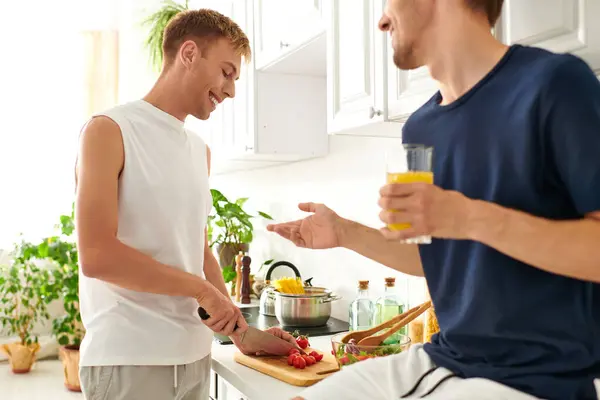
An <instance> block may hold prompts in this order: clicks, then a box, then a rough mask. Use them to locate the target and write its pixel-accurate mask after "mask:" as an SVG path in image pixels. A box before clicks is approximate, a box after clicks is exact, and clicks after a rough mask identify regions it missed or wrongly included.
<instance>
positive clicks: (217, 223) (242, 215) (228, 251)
mask: <svg viewBox="0 0 600 400" xmlns="http://www.w3.org/2000/svg"><path fill="white" fill-rule="evenodd" d="M211 194H212V199H213V212H212V213H211V215H210V216H209V217H208V242H209V245H210V247H211V248H212V247H213V246H215V245H216V250H217V254H218V257H219V264H220V265H221V268H227V271H229V270H230V269H231V270H233V273H234V274H233V275H231V274H230V273H229V276H228V277H229V278H231V279H233V278H235V268H234V262H235V256H236V255H237V254H238V253H239V252H240V251H242V252H244V253H246V252H248V250H249V245H250V242H252V239H253V238H254V226H253V225H252V221H251V219H252V218H256V216H254V215H250V214H248V213H247V212H246V211H244V209H243V206H244V204H246V201H248V198H240V199H237V200H235V201H234V202H231V201H229V200H228V199H227V198H226V197H225V196H224V195H223V193H221V192H220V191H218V190H216V189H211ZM258 215H259V216H261V217H263V218H265V219H269V220H272V219H273V218H272V217H271V216H270V215H268V214H266V213H264V212H262V211H258Z"/></svg>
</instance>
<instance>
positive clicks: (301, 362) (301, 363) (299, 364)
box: [294, 356, 306, 369]
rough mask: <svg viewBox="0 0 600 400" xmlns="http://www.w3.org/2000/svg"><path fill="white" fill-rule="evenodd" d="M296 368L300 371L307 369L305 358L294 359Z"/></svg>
mask: <svg viewBox="0 0 600 400" xmlns="http://www.w3.org/2000/svg"><path fill="white" fill-rule="evenodd" d="M294 367H296V368H298V369H304V368H306V361H304V358H302V357H301V356H300V357H296V358H294Z"/></svg>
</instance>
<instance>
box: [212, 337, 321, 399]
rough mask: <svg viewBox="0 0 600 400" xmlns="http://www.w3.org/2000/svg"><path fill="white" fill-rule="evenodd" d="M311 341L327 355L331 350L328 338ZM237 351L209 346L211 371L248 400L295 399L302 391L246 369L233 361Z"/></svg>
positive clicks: (316, 338) (232, 348) (229, 346)
mask: <svg viewBox="0 0 600 400" xmlns="http://www.w3.org/2000/svg"><path fill="white" fill-rule="evenodd" d="M309 339H310V346H311V347H312V348H314V349H317V350H319V351H322V352H323V353H328V352H330V351H331V335H330V336H317V337H313V338H309ZM236 351H238V350H237V347H235V346H234V345H221V344H218V343H214V344H213V346H212V368H213V370H214V371H215V372H216V373H217V374H218V375H219V376H221V377H222V378H223V379H225V380H226V381H227V382H228V383H229V384H231V385H232V386H234V387H235V388H236V389H237V390H239V391H240V392H242V394H244V396H246V397H247V398H248V399H249V400H290V399H292V398H294V397H296V396H298V395H299V394H300V393H301V392H302V390H303V388H301V387H298V386H293V385H290V384H287V383H285V382H282V381H280V380H277V379H275V378H272V377H270V376H268V375H265V374H263V373H261V372H258V371H255V370H253V369H251V368H248V367H245V366H243V365H241V364H238V363H236V362H235V361H234V360H233V355H234V353H235V352H236Z"/></svg>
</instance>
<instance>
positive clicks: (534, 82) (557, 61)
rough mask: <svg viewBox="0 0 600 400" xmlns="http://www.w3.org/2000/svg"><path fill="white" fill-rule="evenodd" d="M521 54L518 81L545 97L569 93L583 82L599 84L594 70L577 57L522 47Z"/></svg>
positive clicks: (516, 75)
mask: <svg viewBox="0 0 600 400" xmlns="http://www.w3.org/2000/svg"><path fill="white" fill-rule="evenodd" d="M518 50H519V52H518V54H517V57H516V58H517V59H516V60H515V67H514V69H515V71H514V76H515V81H518V82H519V83H523V84H528V85H530V86H531V89H533V90H535V89H538V90H539V91H540V92H542V93H541V94H542V95H547V94H549V93H551V92H557V91H564V90H565V89H567V90H569V88H572V87H573V85H575V86H577V85H578V84H580V83H581V82H586V83H590V82H592V83H597V79H596V77H595V75H594V72H593V70H592V68H591V67H590V66H589V65H588V64H587V63H586V62H585V61H584V60H583V59H581V58H580V57H578V56H577V55H574V54H571V53H555V52H551V51H549V50H545V49H541V48H538V47H528V46H520V48H519V49H518ZM515 83H517V82H515Z"/></svg>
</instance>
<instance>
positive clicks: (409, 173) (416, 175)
mask: <svg viewBox="0 0 600 400" xmlns="http://www.w3.org/2000/svg"><path fill="white" fill-rule="evenodd" d="M432 156H433V147H428V146H424V145H421V144H405V143H397V144H394V145H392V146H391V147H390V148H388V151H387V154H386V169H387V183H415V182H425V183H430V184H433V170H432ZM392 211H400V210H392ZM407 228H410V224H409V223H396V224H388V229H389V230H392V231H400V230H403V229H407ZM404 243H407V244H430V243H431V236H418V237H414V238H409V239H406V240H404Z"/></svg>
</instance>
